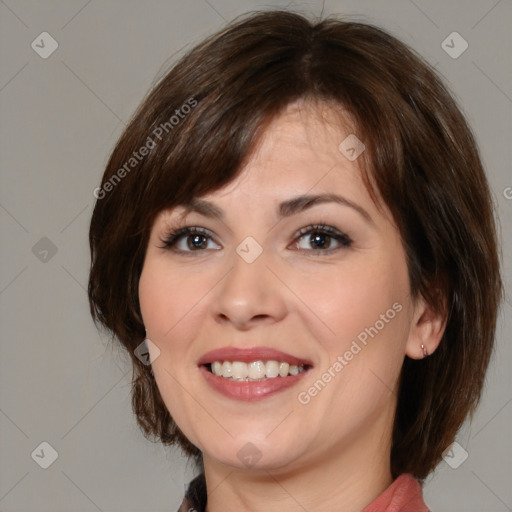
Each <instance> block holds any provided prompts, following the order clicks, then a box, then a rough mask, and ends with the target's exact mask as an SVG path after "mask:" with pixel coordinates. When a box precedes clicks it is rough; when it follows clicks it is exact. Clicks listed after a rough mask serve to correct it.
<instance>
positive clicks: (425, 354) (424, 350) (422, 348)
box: [421, 343, 428, 357]
mask: <svg viewBox="0 0 512 512" xmlns="http://www.w3.org/2000/svg"><path fill="white" fill-rule="evenodd" d="M421 350H422V351H423V357H427V356H428V351H427V349H426V348H425V345H423V343H422V344H421Z"/></svg>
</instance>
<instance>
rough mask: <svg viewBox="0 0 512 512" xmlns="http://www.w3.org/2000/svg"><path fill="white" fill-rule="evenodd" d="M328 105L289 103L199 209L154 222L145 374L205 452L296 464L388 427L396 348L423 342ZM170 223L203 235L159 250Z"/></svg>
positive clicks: (387, 432) (147, 268)
mask: <svg viewBox="0 0 512 512" xmlns="http://www.w3.org/2000/svg"><path fill="white" fill-rule="evenodd" d="M330 112H332V111H329V110H327V109H326V110H325V111H324V113H323V114H324V118H326V119H324V121H322V120H320V119H319V117H318V115H316V114H317V113H318V112H316V113H315V111H313V110H311V109H307V108H305V109H302V110H300V111H299V110H298V109H297V105H292V106H290V108H288V110H287V111H286V112H285V113H284V114H282V115H281V116H280V117H278V118H277V119H275V120H274V122H273V123H272V124H271V125H270V126H269V128H268V129H267V132H266V133H265V137H264V138H263V140H262V144H261V145H260V146H259V149H258V150H257V151H256V152H255V153H254V155H253V156H252V158H251V159H250V161H249V162H248V164H247V166H246V167H245V169H244V170H243V173H242V174H241V175H240V176H239V177H238V178H237V179H236V180H235V181H233V182H232V183H230V184H229V185H228V186H226V187H225V188H223V189H222V190H219V191H217V192H215V193H212V194H209V195H207V196H204V197H202V198H201V199H202V200H203V201H207V202H208V205H209V207H208V208H204V206H205V203H201V204H200V205H199V207H198V208H197V211H189V212H188V214H187V215H186V217H182V215H183V214H184V213H185V209H184V208H182V207H180V208H176V209H173V210H170V211H164V212H161V214H160V215H159V216H158V218H157V219H156V221H155V223H154V225H153V227H152V232H151V236H150V241H149V245H148V248H147V254H146V258H145V262H144V267H143V271H142V275H141V278H140V285H139V298H140V305H141V309H142V315H143V319H144V324H145V326H146V329H147V337H148V338H149V339H150V340H151V342H152V343H153V344H154V345H153V346H152V345H151V344H150V352H151V354H152V357H155V356H156V355H157V354H158V351H157V350H156V349H155V346H156V347H158V349H159V351H160V353H159V354H158V356H157V357H156V358H155V359H154V360H153V371H154V375H155V379H156V382H157V385H158V388H159V390H160V392H161V395H162V398H163V400H164V402H165V404H166V406H167V408H168V409H169V411H170V413H171V415H172V417H173V418H174V420H175V421H176V423H177V424H178V426H179V427H180V429H181V430H182V431H183V432H184V434H185V435H186V436H187V437H188V438H189V439H190V441H191V442H192V443H194V444H195V445H196V446H197V447H199V448H200V449H201V451H202V452H203V454H204V457H205V463H206V461H207V460H212V461H215V462H216V463H221V464H226V465H228V466H230V467H238V468H244V467H254V468H256V467H259V468H262V469H265V470H269V469H274V470H278V469H280V468H297V467H300V466H303V465H308V464H314V463H315V462H316V461H326V460H327V459H328V458H330V457H334V458H336V457H339V456H342V455H343V454H345V455H346V456H347V457H348V458H350V457H354V458H356V457H361V456H362V454H363V453H364V450H366V449H370V450H371V449H373V448H378V449H380V450H382V449H383V448H382V447H383V446H387V443H388V442H389V440H390V438H391V427H392V422H393V414H394V410H395V406H396V389H397V381H398V377H399V373H400V369H401V366H402V363H403V359H404V356H405V355H406V354H408V353H409V352H410V353H411V354H412V356H417V355H418V351H419V352H420V353H421V351H420V348H419V347H417V348H413V347H412V346H410V345H411V341H410V332H411V328H412V325H413V323H414V322H415V316H416V313H415V309H414V303H413V301H412V299H411V297H410V294H409V279H408V272H407V265H406V258H405V253H404V249H403V247H402V243H401V240H400V237H399V233H398V231H397V229H396V227H395V226H394V224H393V223H392V221H391V217H390V215H389V212H388V211H387V210H386V211H384V212H380V211H379V210H378V209H377V208H376V206H375V204H374V203H373V201H372V199H371V198H370V196H369V194H368V192H367V190H366V188H365V186H364V184H363V182H362V179H361V176H360V171H359V168H358V160H357V159H355V157H356V156H357V153H358V152H359V150H360V149H361V147H360V146H357V145H355V142H354V140H353V139H352V138H349V139H348V140H347V141H346V142H345V143H344V144H342V149H339V146H340V143H342V141H344V140H345V139H346V137H347V136H349V135H350V133H351V132H350V130H349V129H344V128H342V127H340V126H339V123H336V120H335V119H334V118H333V117H332V115H333V114H332V113H330ZM329 120H330V122H329ZM356 142H357V141H356ZM352 149H354V151H352ZM303 196H311V198H310V199H299V200H297V199H296V198H298V197H303ZM315 198H316V199H315ZM318 198H320V199H318ZM322 198H323V199H322ZM336 198H337V199H336ZM219 212H220V213H219ZM319 224H320V225H321V226H320V227H318V226H317V225H319ZM175 225H177V226H178V227H184V226H190V227H192V228H200V231H199V232H197V230H196V231H194V230H192V232H191V233H189V234H184V235H182V236H180V237H179V238H178V239H177V240H175V242H174V244H173V243H172V241H171V242H169V244H168V245H169V246H168V247H165V241H166V238H167V237H168V235H169V230H170V228H172V227H173V226H174V227H175ZM212 351H215V352H216V353H213V352H212ZM281 363H283V364H281ZM301 364H302V365H303V368H297V366H300V365H301ZM288 365H289V366H288ZM294 366H295V367H294ZM212 367H213V368H212ZM212 369H213V370H214V371H215V372H216V373H217V374H219V375H216V374H213V373H211V370H212ZM302 370H303V371H302ZM297 371H299V372H300V373H299V374H298V375H290V373H292V374H295V373H296V372H297ZM245 372H247V373H245ZM281 373H282V374H283V375H288V376H281ZM224 375H226V376H224ZM246 375H249V376H252V377H253V379H254V380H253V379H251V380H249V381H247V380H246V377H245V376H246ZM276 375H277V376H276ZM233 376H234V377H233ZM369 447H370V448H369Z"/></svg>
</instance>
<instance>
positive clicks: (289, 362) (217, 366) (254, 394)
mask: <svg viewBox="0 0 512 512" xmlns="http://www.w3.org/2000/svg"><path fill="white" fill-rule="evenodd" d="M198 366H199V368H200V370H201V374H202V375H203V377H204V379H205V380H206V383H207V384H208V385H209V387H210V388H211V389H212V390H213V391H215V392H217V393H220V394H221V395H223V396H224V397H227V398H231V399H234V400H242V401H247V402H252V401H256V400H262V399H264V398H267V397H270V396H272V395H275V394H277V393H279V392H281V391H284V390H286V389H287V388H289V387H291V386H293V385H295V384H296V383H297V382H298V381H299V380H302V379H303V378H304V376H305V375H306V374H307V373H308V372H309V370H310V369H311V368H312V367H313V365H312V363H311V361H309V360H307V359H303V358H299V357H296V356H293V355H291V354H287V353H285V352H281V351H279V350H275V349H272V348H269V347H254V348H244V349H241V348H235V347H225V348H222V349H217V350H213V351H211V352H208V353H207V354H205V355H204V356H203V357H201V358H200V359H199V361H198Z"/></svg>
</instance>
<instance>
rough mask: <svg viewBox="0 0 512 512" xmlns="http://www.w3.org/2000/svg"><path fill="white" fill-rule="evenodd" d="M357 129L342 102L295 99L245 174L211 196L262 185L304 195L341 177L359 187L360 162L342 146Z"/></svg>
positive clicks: (269, 131)
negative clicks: (331, 102) (337, 103)
mask: <svg viewBox="0 0 512 512" xmlns="http://www.w3.org/2000/svg"><path fill="white" fill-rule="evenodd" d="M353 131H354V129H353V122H352V120H351V118H350V117H349V115H348V113H347V112H346V111H343V110H342V109H341V108H340V107H339V106H338V107H333V106H330V105H327V104H324V103H315V104H311V103H307V102H304V101H300V102H295V103H292V104H291V105H289V106H288V107H287V108H286V109H285V110H284V111H283V112H282V113H281V114H279V115H278V116H276V117H275V118H274V119H273V120H272V121H271V122H270V123H269V124H268V126H267V127H266V129H265V131H264V133H263V134H262V136H261V138H260V140H259V141H258V143H257V144H256V145H255V147H254V149H253V151H252V153H251V155H250V157H249V158H248V161H247V163H246V165H245V167H244V168H243V170H242V172H241V174H240V175H239V176H238V177H237V178H236V179H235V180H233V182H232V183H230V184H228V185H226V186H225V187H224V188H223V189H222V192H217V193H215V194H211V197H213V196H214V195H216V196H217V197H220V196H225V195H229V194H231V193H232V192H234V191H235V190H238V191H240V190H241V189H244V190H245V189H246V190H247V192H248V193H250V190H251V189H252V190H253V191H254V190H256V189H260V188H267V189H271V190H276V191H277V190H283V189H288V190H290V191H291V190H293V191H294V192H302V193H304V192H305V190H306V189H310V188H312V187H313V186H315V184H317V185H318V187H327V188H329V187H332V186H335V182H339V179H340V178H342V180H343V181H345V182H346V184H348V182H352V184H353V185H355V184H356V183H358V182H360V181H361V176H360V167H359V162H358V161H357V160H354V161H350V160H349V159H347V158H346V156H344V154H343V153H342V152H341V151H340V149H339V146H340V144H341V143H342V142H343V141H344V140H345V139H346V138H347V136H349V135H351V134H353ZM352 136H353V135H352ZM361 184H362V182H361Z"/></svg>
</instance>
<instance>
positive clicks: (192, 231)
mask: <svg viewBox="0 0 512 512" xmlns="http://www.w3.org/2000/svg"><path fill="white" fill-rule="evenodd" d="M318 233H320V234H323V235H327V236H329V237H330V238H332V239H334V240H336V241H337V242H339V244H340V246H338V247H335V248H332V249H309V250H308V249H297V250H298V251H300V252H302V253H313V254H316V255H325V254H331V253H333V252H336V251H339V250H340V249H344V248H345V249H347V248H349V247H350V246H351V245H352V243H353V241H352V239H351V238H350V237H349V236H348V235H347V234H345V233H342V232H341V231H338V230H337V229H336V228H333V227H331V226H328V225H326V224H324V223H320V224H313V225H310V226H306V227H304V228H301V229H299V231H298V232H297V233H296V235H295V236H294V241H296V244H298V242H299V240H300V239H301V238H302V237H304V236H306V235H311V234H318ZM187 235H188V236H190V235H201V236H204V237H206V238H209V239H211V240H213V237H212V236H211V233H210V231H208V230H207V229H205V228H201V227H196V226H186V227H182V228H177V229H174V230H171V231H170V232H169V233H168V234H167V235H166V236H165V237H164V238H163V239H161V242H162V244H163V245H161V246H160V248H161V249H169V250H172V251H174V252H176V253H180V254H184V255H186V256H194V253H196V252H204V251H205V250H207V249H197V250H193V251H183V250H181V249H176V248H175V245H176V243H177V242H178V241H179V240H180V239H181V238H182V237H183V236H187ZM213 241H215V240H213ZM215 243H216V242H215Z"/></svg>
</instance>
